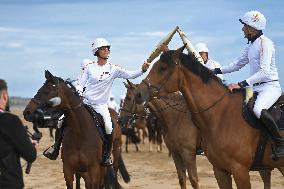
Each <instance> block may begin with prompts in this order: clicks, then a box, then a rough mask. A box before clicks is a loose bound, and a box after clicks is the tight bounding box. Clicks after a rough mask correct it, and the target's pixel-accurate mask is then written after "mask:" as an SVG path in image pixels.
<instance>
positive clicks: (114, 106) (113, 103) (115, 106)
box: [107, 95, 119, 113]
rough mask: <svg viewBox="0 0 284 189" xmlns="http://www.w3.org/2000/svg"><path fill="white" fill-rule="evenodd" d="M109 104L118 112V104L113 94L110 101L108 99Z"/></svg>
mask: <svg viewBox="0 0 284 189" xmlns="http://www.w3.org/2000/svg"><path fill="white" fill-rule="evenodd" d="M107 104H108V107H109V108H110V109H113V110H115V111H116V112H117V113H118V112H119V107H118V104H117V103H116V102H115V99H114V96H113V95H110V97H109V101H108V103H107Z"/></svg>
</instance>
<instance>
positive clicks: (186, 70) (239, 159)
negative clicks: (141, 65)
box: [136, 47, 284, 189]
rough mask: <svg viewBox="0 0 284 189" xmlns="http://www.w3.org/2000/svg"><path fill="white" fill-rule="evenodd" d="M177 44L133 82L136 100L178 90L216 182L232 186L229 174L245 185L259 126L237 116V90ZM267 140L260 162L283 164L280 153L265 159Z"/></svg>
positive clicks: (240, 185)
mask: <svg viewBox="0 0 284 189" xmlns="http://www.w3.org/2000/svg"><path fill="white" fill-rule="evenodd" d="M183 49H184V47H182V48H180V49H178V50H176V51H167V52H165V53H163V54H162V55H161V57H160V59H159V60H158V61H157V62H156V63H155V64H154V65H153V67H152V69H151V71H150V73H149V75H148V76H147V77H146V79H144V80H143V82H142V83H141V84H140V85H139V87H138V92H137V94H136V101H137V102H138V103H142V102H144V101H145V100H147V99H149V98H154V97H161V96H165V95H167V94H169V93H172V92H175V91H178V90H179V91H181V92H182V94H183V96H184V98H185V100H186V103H187V105H188V107H189V110H190V111H191V114H192V119H193V122H194V124H195V125H196V126H197V127H198V128H199V129H200V130H201V134H202V141H203V142H202V147H203V149H204V150H205V154H206V156H207V158H208V160H209V161H210V162H211V163H212V165H213V168H214V174H215V176H216V179H217V182H218V184H219V187H220V188H232V179H231V174H232V175H233V178H234V180H235V183H236V185H237V188H238V189H249V188H251V184H250V176H249V171H250V168H251V166H252V163H253V160H254V156H255V152H256V147H257V144H258V141H259V138H260V131H259V130H257V129H254V128H252V127H250V126H249V125H248V123H247V122H246V121H245V120H244V118H243V117H242V103H243V95H242V93H241V92H236V93H230V92H229V91H228V89H227V87H226V86H225V85H223V83H222V82H221V81H220V80H219V79H218V78H217V77H216V76H215V75H214V74H213V73H212V72H211V71H210V70H209V69H207V68H206V67H205V66H203V65H201V64H200V63H199V62H198V61H197V59H196V58H195V57H194V56H193V55H192V54H190V55H185V54H183V53H182V51H183ZM271 144H272V141H271V140H270V141H269V142H268V144H267V145H266V149H265V153H264V158H263V164H264V165H265V166H268V167H277V168H279V167H281V166H284V159H283V158H280V159H279V160H278V161H274V160H272V159H271V154H272V152H271V148H270V146H271ZM282 173H283V172H282Z"/></svg>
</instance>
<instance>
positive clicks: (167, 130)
mask: <svg viewBox="0 0 284 189" xmlns="http://www.w3.org/2000/svg"><path fill="white" fill-rule="evenodd" d="M128 84H129V85H125V86H126V87H127V93H126V97H127V98H126V100H125V101H124V103H123V109H124V111H123V112H121V113H120V115H119V119H120V120H121V121H122V122H123V121H125V120H127V119H128V117H130V116H131V114H135V113H137V111H138V113H139V111H141V109H142V108H141V107H140V106H141V105H140V106H139V107H138V108H137V106H138V105H137V104H136V103H135V98H134V97H135V96H134V94H135V91H136V89H137V85H135V84H133V83H131V82H130V81H128ZM147 106H148V107H149V109H151V111H152V112H154V113H155V114H156V116H157V118H158V122H159V123H160V125H161V127H162V129H163V132H162V133H163V137H164V141H165V143H166V145H167V147H168V149H169V150H170V151H171V153H172V158H173V160H174V164H175V166H176V170H177V174H178V179H179V184H180V188H181V189H186V172H187V173H188V178H189V180H190V183H191V185H192V187H193V188H195V189H199V184H198V180H199V179H198V175H197V166H196V147H197V145H198V143H197V141H198V137H199V132H198V130H197V128H196V127H195V126H194V125H193V123H192V120H191V115H190V112H189V111H188V108H187V106H186V105H185V104H184V99H183V97H182V96H181V95H180V94H178V93H172V94H169V95H167V96H166V97H163V98H162V99H153V100H151V101H150V102H149V103H148V104H147ZM144 108H146V107H144Z"/></svg>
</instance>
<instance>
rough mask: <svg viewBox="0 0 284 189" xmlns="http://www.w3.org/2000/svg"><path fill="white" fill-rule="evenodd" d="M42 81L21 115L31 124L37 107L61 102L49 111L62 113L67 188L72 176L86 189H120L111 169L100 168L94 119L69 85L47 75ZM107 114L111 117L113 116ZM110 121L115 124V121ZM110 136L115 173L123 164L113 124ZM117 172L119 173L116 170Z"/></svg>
mask: <svg viewBox="0 0 284 189" xmlns="http://www.w3.org/2000/svg"><path fill="white" fill-rule="evenodd" d="M45 78H46V81H45V83H44V84H43V86H42V87H41V88H40V89H39V90H38V91H37V93H36V95H35V96H34V97H33V98H32V99H31V100H30V102H29V104H28V105H27V106H26V108H25V110H24V112H23V114H24V118H25V119H26V120H27V121H31V120H32V117H33V115H34V114H35V111H36V110H37V109H38V108H39V107H41V106H43V105H45V104H46V103H48V101H49V100H50V99H52V98H54V97H59V98H60V99H61V103H60V104H59V105H57V106H55V107H53V109H54V111H63V113H64V116H65V120H64V122H65V127H64V136H63V141H62V150H61V158H62V162H63V173H64V178H65V182H66V186H67V188H68V189H72V188H73V180H74V174H75V175H76V181H77V182H78V181H79V180H78V175H80V176H81V177H82V178H83V179H84V181H85V186H86V188H87V189H101V188H117V189H120V188H121V186H120V184H119V183H118V180H117V176H116V174H115V173H114V170H113V167H104V166H102V165H101V161H102V152H103V149H102V145H103V141H102V137H101V136H100V133H99V130H98V128H96V123H97V120H98V117H95V118H94V117H93V116H92V115H91V114H90V113H89V111H88V110H87V109H86V107H85V106H84V105H83V103H82V101H81V97H80V96H79V94H78V93H77V91H76V89H75V87H74V86H73V85H72V83H71V82H68V81H64V80H63V79H61V78H59V77H56V76H53V75H52V74H51V73H50V72H49V71H45ZM110 113H111V114H113V112H110ZM116 116H117V115H116ZM114 119H115V120H117V117H115V118H114ZM113 132H114V137H113V138H114V141H113V142H114V145H113V157H114V164H113V166H114V169H116V170H115V171H116V172H117V169H118V167H119V164H121V163H123V160H122V156H121V152H120V146H121V133H120V132H119V126H118V125H117V123H116V122H115V127H114V131H113ZM123 165H124V163H123ZM124 168H125V167H124ZM120 171H122V170H121V169H120ZM124 171H126V169H125V170H124ZM127 174H128V173H127ZM122 175H125V174H122ZM128 177H129V175H128ZM128 181H129V178H128ZM76 187H79V188H80V186H79V185H78V183H76Z"/></svg>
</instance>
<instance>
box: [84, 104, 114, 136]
mask: <svg viewBox="0 0 284 189" xmlns="http://www.w3.org/2000/svg"><path fill="white" fill-rule="evenodd" d="M84 106H85V108H86V109H87V110H88V112H89V113H90V114H91V116H92V117H93V118H94V121H95V124H96V127H97V129H98V131H99V134H100V136H101V138H102V140H104V139H105V137H104V136H105V135H106V130H105V127H104V124H105V123H104V119H103V116H102V115H101V114H99V113H98V112H96V111H95V109H94V108H93V107H92V106H90V105H88V104H84ZM111 122H112V128H113V129H114V123H113V120H112V119H111Z"/></svg>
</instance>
